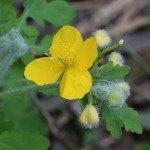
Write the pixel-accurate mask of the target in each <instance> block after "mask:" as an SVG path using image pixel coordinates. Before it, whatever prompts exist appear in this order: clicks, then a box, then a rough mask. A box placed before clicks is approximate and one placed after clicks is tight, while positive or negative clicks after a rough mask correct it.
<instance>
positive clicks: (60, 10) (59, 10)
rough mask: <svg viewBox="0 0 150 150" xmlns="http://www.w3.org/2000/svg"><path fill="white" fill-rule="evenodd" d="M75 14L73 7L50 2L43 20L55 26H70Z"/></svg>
mask: <svg viewBox="0 0 150 150" xmlns="http://www.w3.org/2000/svg"><path fill="white" fill-rule="evenodd" d="M75 15H76V13H75V10H74V9H73V7H72V6H71V5H70V4H69V3H67V2H65V1H52V2H51V3H49V5H47V12H46V13H45V16H44V17H45V19H46V20H47V21H49V22H50V23H52V24H54V25H55V26H62V25H67V24H70V21H71V20H73V19H74V17H75Z"/></svg>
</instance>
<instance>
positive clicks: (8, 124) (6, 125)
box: [0, 112, 14, 134]
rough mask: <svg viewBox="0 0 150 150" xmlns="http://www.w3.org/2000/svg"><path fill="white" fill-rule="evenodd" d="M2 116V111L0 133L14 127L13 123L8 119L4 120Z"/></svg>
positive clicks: (0, 114) (1, 113) (0, 113)
mask: <svg viewBox="0 0 150 150" xmlns="http://www.w3.org/2000/svg"><path fill="white" fill-rule="evenodd" d="M4 117H5V115H4V113H3V112H0V134H1V133H2V132H4V131H12V130H13V127H14V124H13V123H12V122H10V121H5V120H4Z"/></svg>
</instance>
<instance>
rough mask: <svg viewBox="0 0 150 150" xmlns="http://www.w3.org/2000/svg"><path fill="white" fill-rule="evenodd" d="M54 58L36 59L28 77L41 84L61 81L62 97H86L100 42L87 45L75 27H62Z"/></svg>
mask: <svg viewBox="0 0 150 150" xmlns="http://www.w3.org/2000/svg"><path fill="white" fill-rule="evenodd" d="M50 53H51V55H52V57H43V58H38V59H35V60H33V61H32V62H31V63H29V64H28V65H27V66H26V68H25V72H24V75H25V77H26V78H27V79H28V80H32V81H34V82H35V83H36V84H37V85H39V86H42V85H46V84H52V83H55V82H56V81H57V80H58V78H59V77H60V76H61V74H63V76H62V79H61V82H60V96H61V97H63V98H66V99H69V100H72V99H78V98H82V97H83V96H84V95H85V94H86V93H88V92H89V90H90V89H91V86H92V78H91V75H90V73H89V71H88V69H89V68H90V67H91V66H92V65H93V62H94V60H95V59H96V57H97V53H98V52H97V43H96V39H95V38H93V37H91V38H89V39H87V40H86V41H84V42H83V39H82V36H81V34H80V32H79V31H78V30H77V29H76V28H74V27H72V26H69V25H67V26H64V27H62V28H61V29H60V30H59V31H58V33H57V34H56V35H55V37H54V39H53V42H52V46H51V47H50Z"/></svg>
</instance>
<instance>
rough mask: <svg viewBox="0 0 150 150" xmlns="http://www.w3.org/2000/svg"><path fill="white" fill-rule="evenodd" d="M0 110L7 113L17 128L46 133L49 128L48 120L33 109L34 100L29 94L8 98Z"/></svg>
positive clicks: (6, 115) (18, 129) (7, 116)
mask: <svg viewBox="0 0 150 150" xmlns="http://www.w3.org/2000/svg"><path fill="white" fill-rule="evenodd" d="M0 110H2V111H3V112H4V113H5V118H6V119H7V120H10V121H13V122H14V125H15V130H17V131H31V132H36V133H44V132H46V131H47V130H48V126H47V124H46V122H44V121H43V120H42V119H41V118H40V117H39V114H38V112H36V111H32V110H33V106H32V101H31V98H30V96H29V95H26V96H21V97H19V98H16V99H11V98H8V99H7V100H5V102H4V104H3V105H1V107H0Z"/></svg>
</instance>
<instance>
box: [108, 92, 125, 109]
mask: <svg viewBox="0 0 150 150" xmlns="http://www.w3.org/2000/svg"><path fill="white" fill-rule="evenodd" d="M107 100H108V102H109V105H110V106H112V107H118V106H121V105H122V104H123V95H122V93H120V92H118V91H111V92H110V95H109V96H108V98H107Z"/></svg>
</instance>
